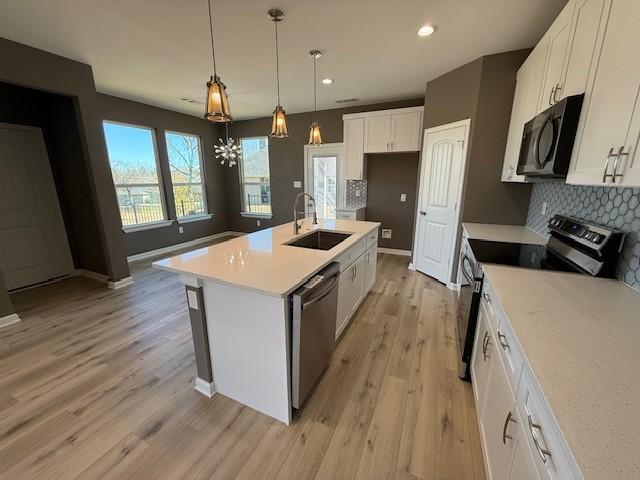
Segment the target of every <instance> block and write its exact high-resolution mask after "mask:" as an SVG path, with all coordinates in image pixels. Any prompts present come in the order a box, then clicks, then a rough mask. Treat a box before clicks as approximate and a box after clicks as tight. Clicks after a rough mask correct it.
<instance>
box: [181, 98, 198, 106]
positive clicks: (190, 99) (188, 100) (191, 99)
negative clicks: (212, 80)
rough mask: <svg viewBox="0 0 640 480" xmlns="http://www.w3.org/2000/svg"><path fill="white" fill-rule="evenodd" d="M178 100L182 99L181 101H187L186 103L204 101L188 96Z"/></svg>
mask: <svg viewBox="0 0 640 480" xmlns="http://www.w3.org/2000/svg"><path fill="white" fill-rule="evenodd" d="M180 100H182V101H183V102H187V103H198V104H201V105H203V104H204V102H203V101H202V100H194V99H193V98H189V97H182V98H181V99H180Z"/></svg>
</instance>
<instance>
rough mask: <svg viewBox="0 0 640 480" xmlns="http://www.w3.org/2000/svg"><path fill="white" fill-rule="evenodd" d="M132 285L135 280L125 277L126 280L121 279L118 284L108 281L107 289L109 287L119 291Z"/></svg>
mask: <svg viewBox="0 0 640 480" xmlns="http://www.w3.org/2000/svg"><path fill="white" fill-rule="evenodd" d="M132 283H133V278H131V277H124V278H121V279H120V280H118V281H116V282H112V281H108V282H107V287H109V288H110V289H111V290H118V289H120V288H124V287H128V286H129V285H131V284H132Z"/></svg>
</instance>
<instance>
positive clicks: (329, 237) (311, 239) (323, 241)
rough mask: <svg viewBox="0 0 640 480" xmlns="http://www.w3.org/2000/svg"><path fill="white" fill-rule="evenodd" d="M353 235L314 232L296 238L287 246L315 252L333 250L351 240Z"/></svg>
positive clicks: (324, 231)
mask: <svg viewBox="0 0 640 480" xmlns="http://www.w3.org/2000/svg"><path fill="white" fill-rule="evenodd" d="M351 235H352V234H351V233H339V232H332V231H329V230H314V231H313V232H311V233H308V234H306V235H304V236H302V237H300V238H296V239H295V240H293V241H291V242H287V243H286V244H285V245H291V246H292V247H303V248H312V249H314V250H331V249H332V248H333V247H335V246H336V245H338V244H339V243H341V242H343V241H345V240H346V239H347V238H349V237H350V236H351Z"/></svg>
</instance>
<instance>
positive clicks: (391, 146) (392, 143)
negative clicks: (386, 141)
mask: <svg viewBox="0 0 640 480" xmlns="http://www.w3.org/2000/svg"><path fill="white" fill-rule="evenodd" d="M391 150H392V151H393V142H391Z"/></svg>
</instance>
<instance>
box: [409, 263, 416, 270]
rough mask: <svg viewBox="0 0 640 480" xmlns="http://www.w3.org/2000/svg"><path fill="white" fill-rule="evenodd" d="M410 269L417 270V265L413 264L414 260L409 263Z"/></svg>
mask: <svg viewBox="0 0 640 480" xmlns="http://www.w3.org/2000/svg"><path fill="white" fill-rule="evenodd" d="M409 270H411V271H412V272H415V271H416V266H415V265H414V264H413V262H411V263H410V264H409Z"/></svg>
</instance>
